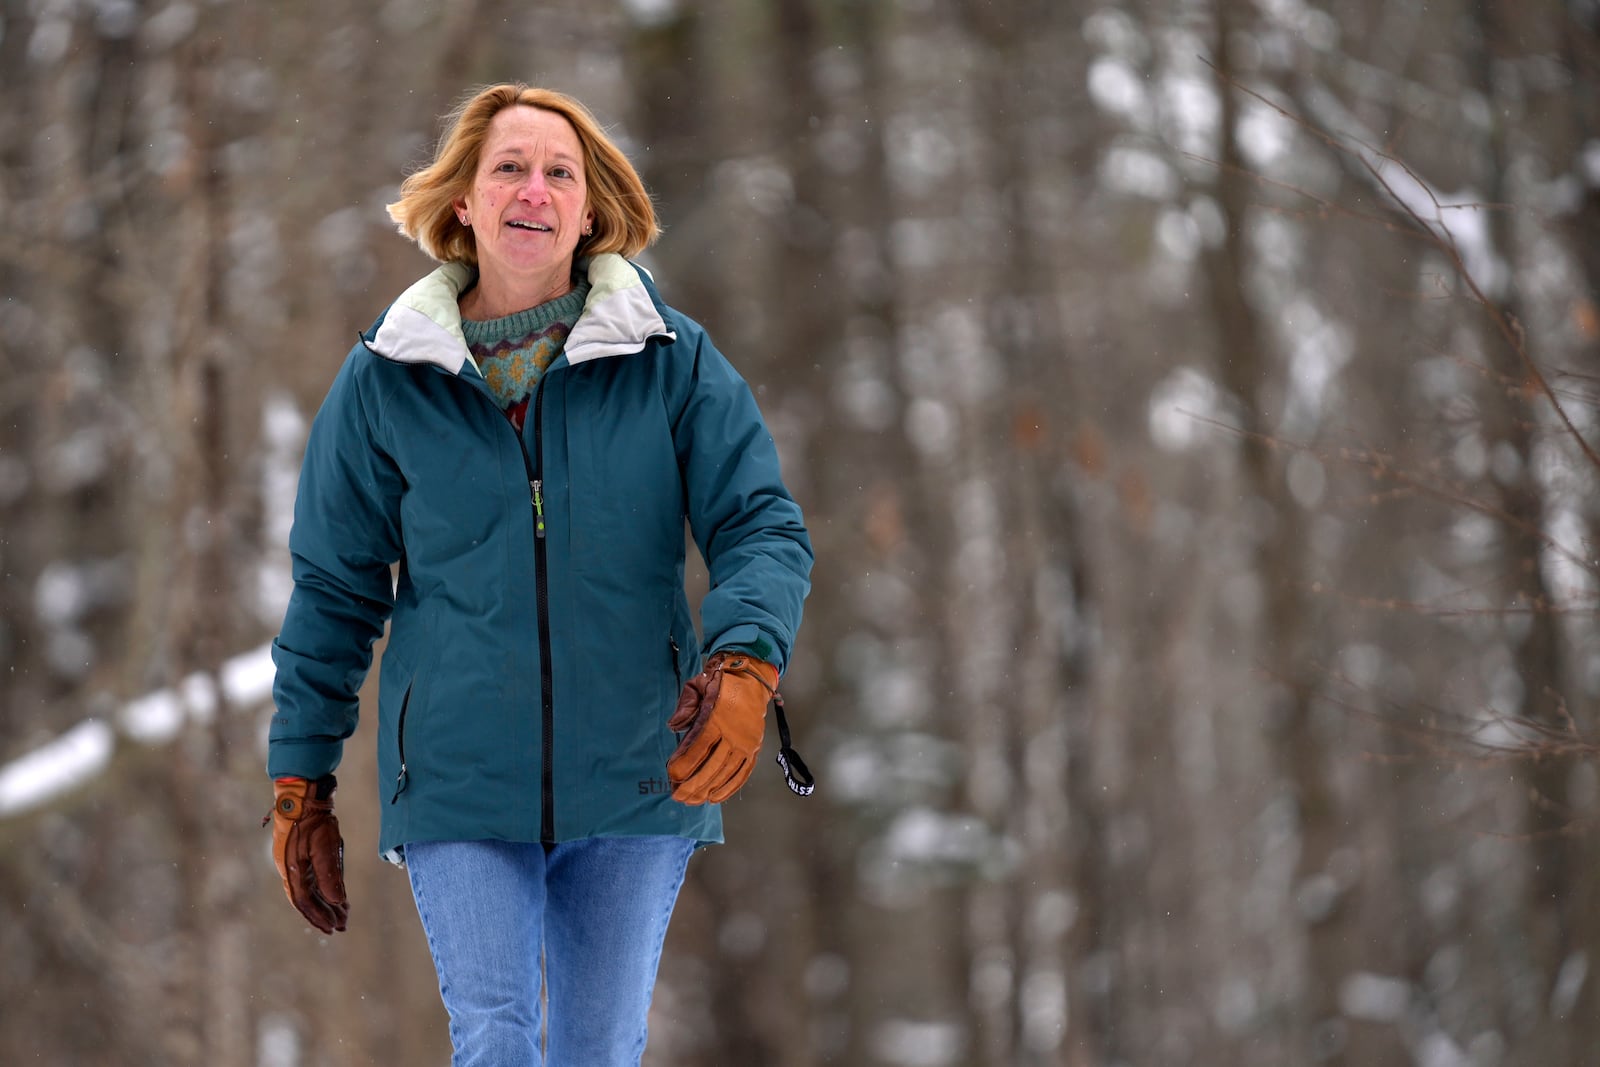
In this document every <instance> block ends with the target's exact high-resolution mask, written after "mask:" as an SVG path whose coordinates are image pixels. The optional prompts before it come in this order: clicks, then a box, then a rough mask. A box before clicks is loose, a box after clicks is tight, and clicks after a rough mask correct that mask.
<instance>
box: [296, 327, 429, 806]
mask: <svg viewBox="0 0 1600 1067" xmlns="http://www.w3.org/2000/svg"><path fill="white" fill-rule="evenodd" d="M371 358H372V357H371V355H370V354H368V353H367V352H366V351H365V350H364V349H362V348H359V347H358V348H357V349H356V350H355V351H354V352H352V353H351V355H350V358H349V359H347V360H346V361H345V364H344V367H343V368H342V369H341V370H340V371H339V374H338V376H337V377H336V378H335V379H334V383H333V385H332V387H331V388H330V389H329V390H328V396H327V398H326V399H325V400H324V401H323V404H322V408H321V410H319V411H318V412H317V416H316V418H315V419H314V420H313V421H312V424H311V433H310V436H309V438H308V439H307V441H306V453H305V460H304V462H303V463H302V465H301V468H300V483H299V489H298V491H297V493H296V496H295V503H294V525H293V526H292V527H291V529H290V532H289V554H290V557H291V559H292V562H293V574H294V591H293V593H292V594H291V595H290V597H289V607H288V610H287V612H286V613H285V615H284V620H283V628H282V629H281V630H280V631H279V633H278V637H277V639H276V640H275V641H273V644H272V660H273V663H274V664H275V665H276V666H277V675H276V678H275V679H274V682H273V687H272V696H273V702H274V703H275V705H276V711H275V714H274V715H273V718H272V727H271V730H270V731H269V733H268V743H267V773H268V774H269V775H271V776H273V777H275V778H276V777H283V776H288V775H293V776H297V777H303V778H317V777H320V776H321V775H324V774H327V773H329V772H330V771H332V770H333V769H334V767H336V766H337V765H338V763H339V758H340V755H341V754H342V751H343V747H344V739H345V738H347V737H349V736H350V735H351V734H353V733H354V732H355V729H356V718H357V714H358V699H357V697H358V693H359V692H360V689H361V685H362V682H363V681H364V680H365V678H366V675H367V671H368V669H369V668H370V667H371V665H372V646H373V643H374V642H375V641H376V640H377V638H378V637H379V635H380V634H382V633H383V625H384V622H385V621H386V620H387V619H388V617H389V613H390V612H391V611H392V610H393V608H394V585H393V581H392V578H391V575H390V569H389V568H390V565H391V564H392V563H394V562H395V561H396V560H398V559H399V558H400V555H401V542H400V495H401V488H402V480H401V476H400V472H399V470H398V469H397V468H396V466H395V464H394V461H393V460H392V459H391V458H390V457H389V456H388V455H386V454H385V453H384V452H383V450H382V449H381V447H380V446H379V442H378V440H377V438H376V437H375V435H374V427H375V426H376V425H377V420H376V418H375V414H376V412H375V411H374V410H373V406H372V401H373V398H372V397H370V396H368V395H364V390H363V381H362V375H360V374H359V368H360V367H361V365H362V364H363V363H364V362H365V361H366V360H369V359H371ZM366 386H367V390H368V391H370V388H371V382H370V379H368V380H367V382H366Z"/></svg>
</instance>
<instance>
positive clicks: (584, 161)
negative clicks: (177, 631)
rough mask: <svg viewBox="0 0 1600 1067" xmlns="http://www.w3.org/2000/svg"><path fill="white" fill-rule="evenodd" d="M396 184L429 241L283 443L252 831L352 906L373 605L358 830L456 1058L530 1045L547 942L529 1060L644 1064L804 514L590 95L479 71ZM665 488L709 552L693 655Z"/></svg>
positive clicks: (749, 757) (334, 911)
mask: <svg viewBox="0 0 1600 1067" xmlns="http://www.w3.org/2000/svg"><path fill="white" fill-rule="evenodd" d="M389 213H390V215H391V216H392V217H393V218H394V219H395V221H396V222H397V223H398V224H399V227H400V231H401V232H402V233H403V234H405V235H406V236H408V237H410V238H412V239H413V240H415V241H416V242H417V243H418V244H419V245H420V246H421V247H422V249H423V250H424V251H425V252H427V253H428V254H429V255H431V256H432V257H433V258H435V259H436V260H439V261H440V262H441V263H442V266H440V267H439V268H438V269H437V270H435V271H434V272H433V273H432V274H430V275H428V276H427V277H426V278H424V279H422V280H421V281H419V282H418V283H416V284H415V285H413V286H412V287H411V288H410V289H408V290H406V292H405V293H403V294H402V295H401V296H400V298H399V299H398V300H397V301H396V302H395V303H394V304H393V305H391V306H390V307H389V309H388V310H387V311H385V312H384V314H383V315H382V316H381V317H380V318H379V319H378V321H377V322H376V323H375V324H374V325H373V327H372V328H371V330H369V331H368V332H367V333H366V334H364V335H363V336H362V338H361V342H360V343H359V344H357V345H356V347H355V348H354V349H353V350H352V351H351V353H350V355H349V357H348V358H347V359H346V361H345V363H344V366H343V368H342V369H341V370H340V371H339V374H338V376H337V377H336V379H335V380H334V382H333V385H332V387H331V388H330V390H329V392H328V396H327V399H326V400H325V401H324V403H323V406H322V409H321V411H320V412H319V413H318V415H317V417H316V420H315V421H314V423H313V425H312V429H311V435H310V439H309V440H308V442H307V445H306V455H305V461H304V466H303V468H302V471H301V477H300V487H299V495H298V499H297V500H296V502H295V515H294V526H293V531H292V533H291V534H290V549H291V553H292V555H293V558H294V578H295V588H294V594H293V596H292V598H291V600H290V603H289V608H288V612H287V614H286V616H285V618H284V623H283V629H282V632H281V633H280V634H279V636H278V638H277V640H276V642H275V643H274V648H273V658H274V661H275V662H276V664H277V682H276V685H275V688H274V698H275V701H276V705H277V711H276V715H275V716H274V718H273V720H272V729H271V735H270V746H269V756H268V773H269V774H270V775H271V776H272V777H273V779H274V782H275V794H276V803H275V805H274V809H273V811H274V835H273V836H274V857H275V859H276V861H277V865H278V869H279V873H280V875H281V876H282V878H283V882H284V890H285V892H286V893H287V895H288V897H289V899H290V901H291V902H292V903H293V904H294V905H295V907H296V908H298V909H299V910H300V911H301V912H302V914H304V915H305V917H306V918H307V919H308V920H309V921H310V922H311V923H312V924H313V925H315V926H316V927H317V928H318V929H320V930H322V931H323V932H325V933H332V932H333V931H335V930H343V929H344V928H345V920H346V915H347V903H346V901H345V895H344V886H343V876H342V868H341V861H340V856H341V848H342V844H341V842H340V838H339V832H338V825H337V823H336V821H335V820H334V817H333V813H332V795H333V790H334V785H335V781H334V777H333V770H334V768H335V766H336V765H337V764H338V762H339V758H340V754H341V746H342V744H343V741H344V739H345V738H347V737H349V736H350V735H351V733H352V732H353V731H354V730H355V727H356V714H357V704H356V694H357V690H358V689H359V687H360V685H361V683H362V680H363V678H364V677H365V675H366V672H367V669H368V667H369V666H370V663H371V650H372V645H373V642H374V641H375V640H376V639H377V638H378V636H379V635H380V633H381V632H382V630H383V625H384V622H385V620H386V619H391V617H392V622H391V627H390V636H389V642H388V645H387V648H386V650H385V652H384V655H383V662H382V668H381V671H380V680H379V698H378V745H379V752H378V767H379V785H380V790H381V795H382V811H383V816H382V826H381V829H380V835H379V849H380V850H381V851H382V852H383V853H384V854H385V856H386V857H387V858H389V859H391V860H394V861H396V862H400V863H402V864H403V865H404V866H405V868H406V870H407V872H408V874H409V877H410V880H411V889H412V894H413V896H414V898H415V900H416V905H417V913H418V915H419V916H420V918H421V921H422V925H423V928H424V931H425V933H426V935H427V939H428V945H429V948H430V950H431V952H432V954H433V959H434V964H435V967H436V969H437V971H438V975H439V985H440V992H441V995H442V997H443V1000H444V1003H445V1007H446V1008H447V1009H448V1012H449V1016H450V1035H451V1040H452V1042H453V1044H454V1046H455V1050H456V1052H455V1059H454V1061H453V1062H454V1063H456V1064H458V1065H463V1064H513V1063H514V1064H536V1063H540V1062H544V1061H543V1060H541V1058H540V1051H539V1050H540V1033H541V1028H542V1027H541V1017H540V989H539V985H540V975H541V958H542V961H543V964H544V968H543V973H544V975H545V978H546V981H547V989H546V993H547V996H548V1003H549V1017H550V1018H549V1022H548V1026H547V1027H544V1029H546V1030H547V1033H546V1037H545V1041H546V1043H547V1046H548V1048H547V1055H548V1062H550V1063H551V1064H555V1065H578V1064H582V1065H586V1067H595V1065H604V1064H625V1063H626V1064H637V1063H638V1062H639V1058H640V1056H641V1054H642V1052H643V1049H644V1043H645V1020H646V1015H647V1013H648V1009H649V1003H650V995H651V989H652V987H653V985H654V983H655V975H656V967H657V963H658V961H659V958H660V952H661V946H662V941H663V938H664V937H665V935H666V927H667V922H668V919H669V917H670V915H671V912H672V908H673V905H674V902H675V901H676V899H677V895H678V890H679V888H680V886H681V885H682V882H683V876H684V870H685V867H686V865H687V863H688V860H689V855H690V853H691V852H692V851H693V850H694V848H695V847H696V846H697V845H700V844H705V843H709V842H714V841H720V840H721V838H722V825H721V815H720V810H719V808H718V807H717V805H718V804H719V803H720V802H721V801H724V800H726V799H727V798H728V797H730V796H732V795H733V794H734V793H735V792H737V791H738V789H739V788H740V787H741V786H742V785H743V784H744V782H745V780H746V779H747V778H748V777H749V774H750V770H751V767H752V766H753V760H754V758H755V756H756V754H757V753H758V752H759V749H760V746H761V738H762V732H763V723H764V719H765V712H766V707H767V704H768V701H769V699H771V698H773V697H774V696H775V695H776V689H777V684H778V678H779V676H780V674H781V673H782V671H783V668H784V666H785V664H786V662H787V661H788V658H789V651H790V648H791V645H792V643H793V641H794V635H795V630H796V628H797V627H798V625H799V623H800V614H801V603H802V601H803V600H804V598H805V596H806V593H807V591H808V589H809V575H810V569H811V562H812V554H811V547H810V542H809V540H808V538H807V535H806V531H805V528H804V526H803V525H802V521H801V514H800V509H799V508H798V506H797V505H796V504H795V502H794V500H793V499H792V498H791V497H790V495H789V493H788V492H787V491H786V490H785V488H784V486H783V483H782V481H781V479H780V477H779V471H778V456H777V452H776V449H775V447H774V445H773V441H772V437H771V435H770V434H769V433H768V431H767V429H766V427H765V425H764V424H763V422H762V419H761V415H760V412H759V411H758V410H757V408H756V404H755V401H754V399H753V398H752V396H751V393H750V390H749V388H748V387H747V386H746V385H745V383H744V381H743V380H742V379H741V378H740V377H739V375H738V374H737V373H736V372H735V371H734V370H733V368H732V367H731V366H730V365H729V364H728V362H727V360H726V359H724V358H723V356H722V355H721V354H720V353H719V352H718V351H717V350H716V349H715V348H714V347H713V346H712V344H711V342H710V340H709V339H708V338H707V337H706V334H705V331H704V330H703V329H701V327H699V326H698V325H696V324H695V323H694V322H692V321H691V320H689V319H688V318H686V317H684V316H683V315H682V314H680V313H679V312H677V311H675V310H673V309H672V308H670V307H668V306H667V305H666V304H664V303H663V302H662V301H661V298H660V297H659V296H658V295H657V293H656V290H655V287H654V285H653V283H652V281H651V279H650V277H649V276H648V275H647V274H646V273H645V272H644V271H643V270H641V269H640V268H638V267H636V266H634V265H633V264H632V263H631V262H629V259H628V258H627V257H631V256H634V255H637V254H638V253H639V252H641V251H642V250H643V249H644V248H645V247H647V246H648V245H649V244H650V243H651V242H652V241H653V240H654V239H655V237H656V235H657V233H658V232H659V231H658V228H657V225H656V219H655V213H654V211H653V209H652V207H651V204H650V199H649V196H648V194H647V193H646V192H645V189H644V186H643V184H642V183H641V182H640V180H639V177H638V175H637V174H636V173H635V172H634V169H633V167H632V166H631V165H630V164H629V163H628V161H627V159H626V158H625V157H624V156H623V155H622V153H621V152H620V151H619V150H618V149H617V147H616V146H615V145H614V144H613V143H612V142H611V141H610V140H609V139H608V138H607V137H606V135H605V133H604V132H603V131H602V130H601V129H600V127H599V125H598V124H597V123H596V122H595V120H594V119H593V117H592V116H591V115H590V114H589V113H588V111H587V110H586V109H585V108H584V107H583V106H582V105H581V104H579V103H578V102H577V101H575V100H573V99H572V98H570V97H567V96H564V95H562V94H560V93H556V92H552V91H549V90H544V89H536V88H529V87H527V86H523V85H497V86H493V87H491V88H488V89H485V90H483V91H482V92H479V93H477V94H475V95H474V96H472V97H471V98H470V99H468V100H467V101H466V102H465V103H464V104H462V105H461V106H460V107H459V108H457V109H456V111H455V112H454V113H453V114H452V116H451V118H450V121H449V125H448V128H447V131H446V133H445V136H444V138H443V139H442V141H441V142H440V144H439V148H438V151H437V154H436V156H435V158H434V160H433V162H432V164H431V165H430V166H428V167H426V168H425V169H423V170H421V171H419V172H418V173H416V174H414V175H412V176H411V177H410V178H408V179H407V180H406V181H405V182H404V184H403V185H402V186H401V190H400V199H399V200H398V201H397V202H396V203H394V204H391V205H389ZM685 518H687V520H688V522H689V525H690V529H691V530H692V532H693V534H694V537H695V540H696V543H697V545H698V546H699V548H700V551H701V553H702V555H703V556H704V558H705V560H706V563H707V566H708V568H709V570H710V578H711V589H710V592H709V593H708V594H707V596H706V597H705V600H704V602H703V603H702V605H701V631H702V632H703V633H704V635H705V647H706V648H708V649H711V650H713V654H712V655H711V656H710V657H709V659H708V660H707V661H706V663H705V664H704V667H703V669H702V665H701V661H700V650H699V646H698V642H697V640H696V636H695V627H694V622H693V620H692V618H691V615H690V611H689V608H688V603H687V600H686V597H685V594H684V552H685V549H684V537H683V524H684V521H685ZM395 564H398V571H397V572H391V566H393V565H395ZM392 573H393V574H394V575H395V576H394V577H393V578H392V577H391V574H392ZM779 708H780V716H781V703H780V705H779ZM779 725H780V731H784V724H783V723H782V722H781V719H780V724H779ZM785 732H786V731H785ZM784 754H785V755H792V754H791V753H789V752H788V751H787V750H785V753H784ZM799 773H800V774H801V775H802V776H804V768H803V765H802V766H801V767H800V768H799ZM791 784H794V783H793V779H792V778H791ZM802 791H805V790H802Z"/></svg>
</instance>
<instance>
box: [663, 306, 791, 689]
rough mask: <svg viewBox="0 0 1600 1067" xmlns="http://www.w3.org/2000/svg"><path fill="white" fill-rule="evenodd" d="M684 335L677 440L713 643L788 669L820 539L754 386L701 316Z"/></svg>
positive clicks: (709, 644) (706, 626) (706, 629)
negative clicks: (788, 480)
mask: <svg viewBox="0 0 1600 1067" xmlns="http://www.w3.org/2000/svg"><path fill="white" fill-rule="evenodd" d="M679 336H680V340H679V341H678V342H677V343H678V344H683V343H685V342H688V343H689V344H690V345H691V346H692V351H693V359H692V362H690V364H689V368H688V369H689V371H690V374H689V378H688V381H687V383H686V384H685V385H684V387H683V388H684V395H683V397H682V405H681V407H680V408H679V409H678V414H677V417H676V420H675V422H674V425H673V442H674V446H675V448H676V449H677V453H678V467H679V469H680V470H681V471H682V472H683V481H684V491H685V493H686V497H687V503H688V510H689V527H690V530H691V531H692V532H693V534H694V539H695V544H696V545H698V546H699V549H700V554H701V556H703V557H704V558H705V561H706V567H707V569H708V570H709V571H710V577H711V582H710V590H709V592H708V593H707V594H706V597H705V600H704V601H703V602H702V603H701V606H700V621H701V627H702V631H703V633H704V636H705V647H706V648H707V649H710V650H716V649H718V648H726V647H729V646H734V647H738V648H741V649H744V650H747V651H749V652H751V653H752V654H754V655H756V656H759V657H760V658H761V659H764V660H767V661H768V662H770V663H773V664H775V665H776V666H777V667H778V669H779V670H780V671H782V670H783V669H784V668H785V667H786V666H787V665H788V661H789V654H790V650H791V649H792V648H793V645H794V638H795V632H796V631H797V630H798V629H799V628H800V614H801V605H802V603H803V602H804V600H805V598H806V594H807V593H809V592H810V590H811V564H812V559H813V557H812V550H811V540H810V537H809V536H808V535H807V533H806V529H805V523H804V520H803V518H802V516H801V513H800V506H799V505H798V504H796V503H795V501H794V498H793V497H792V496H790V495H789V491H788V489H786V488H785V487H784V484H783V479H782V477H781V475H780V472H779V469H778V449H777V445H776V444H775V443H774V441H773V439H772V434H771V433H770V432H769V431H768V429H767V425H766V423H765V421H764V420H763V419H762V417H761V411H760V409H759V408H758V407H757V406H756V401H755V397H754V396H753V395H752V394H751V392H750V387H749V386H748V385H746V384H745V381H744V379H743V378H741V377H740V376H739V374H738V372H737V371H735V370H734V369H733V366H732V365H731V364H729V362H728V361H727V359H726V358H724V357H723V355H722V354H721V353H720V352H718V351H717V350H716V348H715V347H714V346H713V345H712V344H711V343H710V341H709V340H708V339H707V338H706V336H705V333H704V331H702V330H700V329H699V328H698V327H694V326H693V325H692V324H691V325H690V328H689V329H687V330H682V331H680V334H679ZM679 365H680V366H682V364H679Z"/></svg>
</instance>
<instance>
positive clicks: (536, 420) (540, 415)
mask: <svg viewBox="0 0 1600 1067" xmlns="http://www.w3.org/2000/svg"><path fill="white" fill-rule="evenodd" d="M545 377H546V375H540V376H539V382H538V384H537V385H535V386H534V387H533V472H532V474H533V476H532V478H530V479H529V480H530V482H531V483H532V488H533V533H534V537H533V584H534V596H535V601H536V603H537V605H538V611H539V682H540V693H539V701H540V706H539V711H540V725H541V727H542V729H543V737H544V753H543V765H542V766H541V767H540V775H539V777H540V789H541V795H540V800H541V804H540V805H539V840H540V841H541V842H543V843H545V844H554V843H555V840H556V752H555V748H556V745H555V726H556V705H555V683H554V679H552V678H551V670H552V668H551V660H552V659H553V656H552V655H551V651H550V588H549V563H548V561H547V560H546V558H545V537H544V438H543V434H544V383H545Z"/></svg>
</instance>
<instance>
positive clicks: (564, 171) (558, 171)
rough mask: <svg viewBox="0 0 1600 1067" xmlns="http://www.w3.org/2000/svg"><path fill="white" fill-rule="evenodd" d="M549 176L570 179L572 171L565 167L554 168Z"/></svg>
mask: <svg viewBox="0 0 1600 1067" xmlns="http://www.w3.org/2000/svg"><path fill="white" fill-rule="evenodd" d="M550 176H551V177H552V178H570V177H572V171H571V170H569V169H568V168H566V167H555V168H554V169H552V170H551V171H550Z"/></svg>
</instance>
